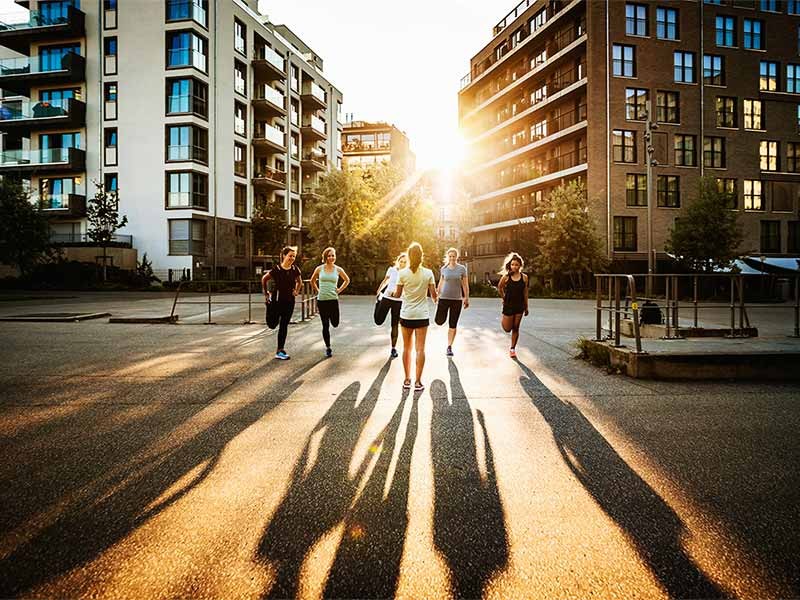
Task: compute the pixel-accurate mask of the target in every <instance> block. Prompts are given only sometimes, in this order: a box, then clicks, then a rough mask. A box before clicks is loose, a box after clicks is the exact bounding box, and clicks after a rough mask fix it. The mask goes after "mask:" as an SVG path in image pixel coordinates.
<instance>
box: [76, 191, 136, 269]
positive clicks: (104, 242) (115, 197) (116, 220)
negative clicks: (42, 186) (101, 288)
mask: <svg viewBox="0 0 800 600" xmlns="http://www.w3.org/2000/svg"><path fill="white" fill-rule="evenodd" d="M94 185H95V187H96V188H97V191H96V192H95V195H94V197H93V198H92V199H91V200H89V203H88V205H87V206H86V217H87V220H88V221H89V227H88V229H87V231H86V235H88V236H89V239H90V240H92V241H93V242H95V243H96V244H99V245H100V246H101V247H102V248H103V281H106V280H107V279H108V264H107V263H108V256H107V254H108V251H107V248H108V245H109V244H110V243H111V242H112V241H113V240H114V234H115V233H116V232H117V230H118V229H122V228H123V227H125V225H127V224H128V217H127V216H122V217H120V216H119V192H118V191H117V190H113V191H110V192H108V191H106V189H105V185H103V184H102V183H99V182H97V181H95V182H94Z"/></svg>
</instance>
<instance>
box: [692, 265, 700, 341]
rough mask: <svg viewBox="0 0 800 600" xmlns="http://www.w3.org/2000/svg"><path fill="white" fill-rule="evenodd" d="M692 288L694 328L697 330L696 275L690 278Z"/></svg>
mask: <svg viewBox="0 0 800 600" xmlns="http://www.w3.org/2000/svg"><path fill="white" fill-rule="evenodd" d="M692 287H693V288H694V292H693V295H694V300H693V302H694V328H695V329H697V317H698V310H699V309H698V307H697V275H694V276H693V277H692Z"/></svg>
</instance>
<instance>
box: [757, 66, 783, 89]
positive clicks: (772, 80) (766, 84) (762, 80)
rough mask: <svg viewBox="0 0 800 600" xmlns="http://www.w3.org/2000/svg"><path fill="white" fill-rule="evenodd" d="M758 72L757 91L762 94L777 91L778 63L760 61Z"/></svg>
mask: <svg viewBox="0 0 800 600" xmlns="http://www.w3.org/2000/svg"><path fill="white" fill-rule="evenodd" d="M758 72H759V80H758V89H760V90H761V91H764V92H775V91H777V90H778V63H776V62H772V61H768V60H762V61H761V65H760V67H759V71H758Z"/></svg>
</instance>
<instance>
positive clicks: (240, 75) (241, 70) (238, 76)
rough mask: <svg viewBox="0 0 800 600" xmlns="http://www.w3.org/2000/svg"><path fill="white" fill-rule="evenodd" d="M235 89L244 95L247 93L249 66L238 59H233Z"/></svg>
mask: <svg viewBox="0 0 800 600" xmlns="http://www.w3.org/2000/svg"><path fill="white" fill-rule="evenodd" d="M233 89H234V90H236V91H237V92H238V93H240V94H242V96H246V95H247V66H246V65H244V64H243V63H240V62H239V61H238V60H234V61H233Z"/></svg>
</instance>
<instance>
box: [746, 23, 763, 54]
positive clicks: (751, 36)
mask: <svg viewBox="0 0 800 600" xmlns="http://www.w3.org/2000/svg"><path fill="white" fill-rule="evenodd" d="M763 31H764V22H763V21H759V20H757V19H745V20H744V47H745V48H747V49H748V50H763V49H764V36H763V33H762V32H763Z"/></svg>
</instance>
